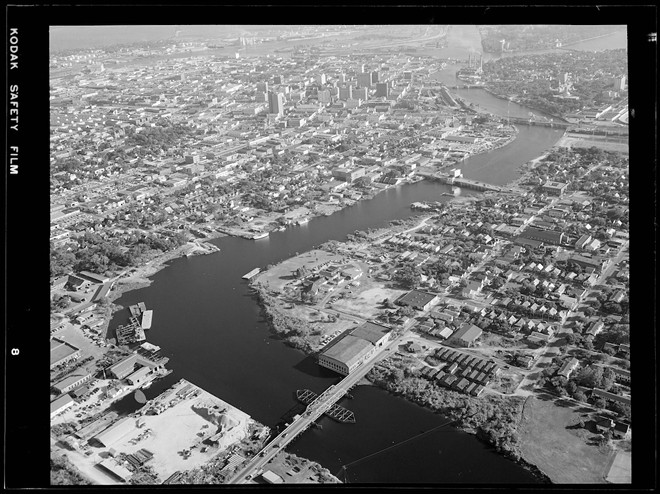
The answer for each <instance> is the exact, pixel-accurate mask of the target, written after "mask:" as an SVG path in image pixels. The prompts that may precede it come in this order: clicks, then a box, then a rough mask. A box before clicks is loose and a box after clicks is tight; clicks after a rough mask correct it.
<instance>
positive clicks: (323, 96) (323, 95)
mask: <svg viewBox="0 0 660 494" xmlns="http://www.w3.org/2000/svg"><path fill="white" fill-rule="evenodd" d="M317 96H318V99H319V103H323V104H326V103H331V102H332V98H331V96H330V90H329V89H325V90H322V91H319V92H318V93H317Z"/></svg>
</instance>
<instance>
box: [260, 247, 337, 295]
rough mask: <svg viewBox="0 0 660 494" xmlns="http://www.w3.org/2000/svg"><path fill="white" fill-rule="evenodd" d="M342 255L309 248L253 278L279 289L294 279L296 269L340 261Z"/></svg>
mask: <svg viewBox="0 0 660 494" xmlns="http://www.w3.org/2000/svg"><path fill="white" fill-rule="evenodd" d="M342 260H343V256H340V255H337V254H332V253H330V252H326V251H325V250H318V249H315V250H310V251H309V252H305V253H304V254H300V255H298V256H296V257H292V258H290V259H287V260H286V261H282V262H281V263H279V264H277V265H276V266H273V267H272V268H270V269H269V270H268V271H264V272H263V273H260V274H259V275H258V276H257V277H256V278H255V279H254V280H255V282H258V283H260V284H262V285H264V286H266V287H268V288H269V289H270V290H275V291H281V290H282V287H284V285H286V284H287V283H290V282H291V281H293V280H295V279H296V276H295V273H296V270H297V269H298V268H300V267H303V266H304V267H305V268H307V269H308V270H309V271H313V270H314V269H316V268H318V267H320V266H322V265H324V264H326V263H329V262H335V263H341V262H342Z"/></svg>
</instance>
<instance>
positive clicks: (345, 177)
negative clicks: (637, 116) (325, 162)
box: [332, 167, 365, 182]
mask: <svg viewBox="0 0 660 494" xmlns="http://www.w3.org/2000/svg"><path fill="white" fill-rule="evenodd" d="M364 174H365V169H364V168H362V167H358V168H353V169H349V168H335V169H334V170H332V176H333V177H335V178H337V179H338V180H342V181H344V182H352V181H353V180H355V179H356V178H360V177H363V176H364Z"/></svg>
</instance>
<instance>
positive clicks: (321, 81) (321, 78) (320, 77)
mask: <svg viewBox="0 0 660 494" xmlns="http://www.w3.org/2000/svg"><path fill="white" fill-rule="evenodd" d="M316 82H318V83H319V84H325V74H319V75H317V76H316Z"/></svg>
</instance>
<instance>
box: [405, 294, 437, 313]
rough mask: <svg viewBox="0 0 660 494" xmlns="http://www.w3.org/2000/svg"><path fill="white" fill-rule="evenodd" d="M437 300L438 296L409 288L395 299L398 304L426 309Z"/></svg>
mask: <svg viewBox="0 0 660 494" xmlns="http://www.w3.org/2000/svg"><path fill="white" fill-rule="evenodd" d="M437 302H438V296H437V295H434V294H432V293H427V292H422V291H420V290H411V291H409V292H408V293H406V294H404V295H402V296H401V297H399V298H398V299H397V301H396V303H397V304H399V305H405V306H408V307H412V308H413V309H416V310H421V311H426V310H429V309H430V308H431V306H432V305H434V304H435V303H437Z"/></svg>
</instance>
